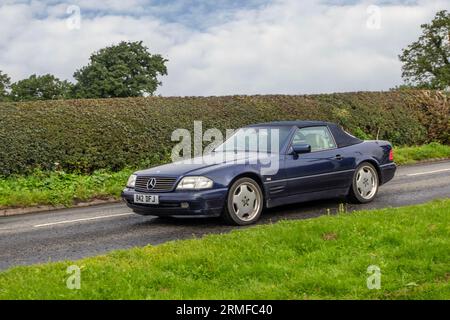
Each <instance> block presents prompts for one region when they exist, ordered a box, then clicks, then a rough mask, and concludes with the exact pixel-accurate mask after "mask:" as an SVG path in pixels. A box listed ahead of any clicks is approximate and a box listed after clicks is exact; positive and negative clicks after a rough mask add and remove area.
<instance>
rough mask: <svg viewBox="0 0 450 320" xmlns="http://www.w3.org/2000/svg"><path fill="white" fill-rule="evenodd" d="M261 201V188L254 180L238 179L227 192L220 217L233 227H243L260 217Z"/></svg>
mask: <svg viewBox="0 0 450 320" xmlns="http://www.w3.org/2000/svg"><path fill="white" fill-rule="evenodd" d="M263 200H264V197H263V194H262V191H261V187H260V186H259V184H258V183H257V182H256V181H255V180H253V179H251V178H240V179H238V180H236V181H235V182H234V183H233V184H232V185H231V187H230V189H229V190H228V195H227V202H226V205H225V209H224V212H223V214H222V216H223V218H224V220H225V221H226V222H227V223H229V224H233V225H239V226H245V225H249V224H252V223H255V222H256V221H257V220H258V219H259V217H260V216H261V212H262V209H263Z"/></svg>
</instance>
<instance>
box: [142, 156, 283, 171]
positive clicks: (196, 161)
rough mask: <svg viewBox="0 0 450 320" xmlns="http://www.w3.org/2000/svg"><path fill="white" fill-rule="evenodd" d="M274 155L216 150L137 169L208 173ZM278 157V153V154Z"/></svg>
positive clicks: (256, 161) (255, 161)
mask: <svg viewBox="0 0 450 320" xmlns="http://www.w3.org/2000/svg"><path fill="white" fill-rule="evenodd" d="M273 156H274V155H273V154H272V155H270V154H266V153H257V152H214V153H211V154H209V155H206V156H202V157H195V158H192V159H188V160H182V161H177V162H172V163H169V164H165V165H161V166H157V167H153V168H149V169H146V170H141V171H137V172H136V174H137V175H161V176H171V177H178V176H182V175H196V174H198V175H200V174H207V173H208V172H210V171H213V170H215V169H217V168H221V167H223V166H231V165H235V164H244V163H255V164H256V163H258V160H259V161H262V160H265V159H268V158H270V157H273ZM277 157H278V155H277Z"/></svg>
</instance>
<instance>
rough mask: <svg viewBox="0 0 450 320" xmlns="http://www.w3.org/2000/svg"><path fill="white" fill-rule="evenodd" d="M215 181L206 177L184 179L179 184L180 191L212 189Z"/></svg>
mask: <svg viewBox="0 0 450 320" xmlns="http://www.w3.org/2000/svg"><path fill="white" fill-rule="evenodd" d="M212 186H213V181H212V180H211V179H208V178H206V177H184V178H183V179H181V181H180V182H179V183H178V186H177V189H178V190H197V189H209V188H212Z"/></svg>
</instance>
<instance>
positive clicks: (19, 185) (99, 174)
mask: <svg viewBox="0 0 450 320" xmlns="http://www.w3.org/2000/svg"><path fill="white" fill-rule="evenodd" d="M442 158H450V146H446V145H441V144H439V143H430V144H428V145H424V146H418V147H401V148H396V149H395V161H396V163H397V164H399V165H403V164H412V163H415V162H417V161H421V160H430V159H442ZM132 172H133V170H132V169H124V170H121V171H118V172H107V171H104V170H100V171H96V172H94V173H93V174H92V175H82V174H68V173H64V172H61V171H57V172H36V173H34V174H32V175H29V176H12V177H9V178H3V179H0V209H4V208H14V207H32V206H37V205H65V206H71V205H73V204H74V203H76V202H83V201H89V200H92V199H103V198H111V197H112V198H116V199H118V198H119V197H120V192H121V190H122V189H123V187H124V185H125V183H126V181H127V178H128V176H129V175H130V174H131V173H132Z"/></svg>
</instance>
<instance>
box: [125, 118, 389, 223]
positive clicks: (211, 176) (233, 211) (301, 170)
mask: <svg viewBox="0 0 450 320" xmlns="http://www.w3.org/2000/svg"><path fill="white" fill-rule="evenodd" d="M393 160H394V159H393V152H392V146H391V144H390V143H389V142H387V141H381V140H373V141H363V140H360V139H358V138H356V137H354V136H352V135H350V134H349V133H347V132H345V131H344V130H343V129H342V128H341V127H340V126H338V125H337V124H334V123H329V122H322V121H281V122H270V123H262V124H255V125H251V126H248V127H245V128H241V129H238V130H237V131H235V133H234V135H232V136H231V137H230V138H229V139H227V140H226V141H225V142H224V143H223V144H221V145H220V146H218V147H216V148H215V149H214V150H213V151H212V152H210V153H209V154H207V155H204V156H202V157H198V158H193V159H190V160H183V161H178V162H173V163H171V164H166V165H162V166H158V167H154V168H150V169H147V170H142V171H137V172H135V173H134V174H133V175H131V176H130V178H129V180H128V183H127V186H126V188H125V189H124V190H123V192H122V198H123V199H124V200H125V202H126V204H127V205H128V206H129V207H130V208H131V209H132V210H133V211H134V212H135V213H138V214H141V215H153V216H222V217H223V218H224V219H225V221H227V222H228V223H231V224H235V225H248V224H251V223H254V222H256V221H257V220H258V219H259V217H260V215H261V212H262V211H263V209H264V208H272V207H276V206H281V205H286V204H292V203H297V202H305V201H311V200H317V199H325V198H338V197H348V199H349V200H351V201H353V202H357V203H367V202H370V201H372V200H373V199H374V197H375V196H376V194H377V191H378V188H379V186H380V185H382V184H384V183H386V182H388V181H389V180H391V179H392V178H393V177H394V174H395V171H396V165H395V163H394V161H393Z"/></svg>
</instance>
